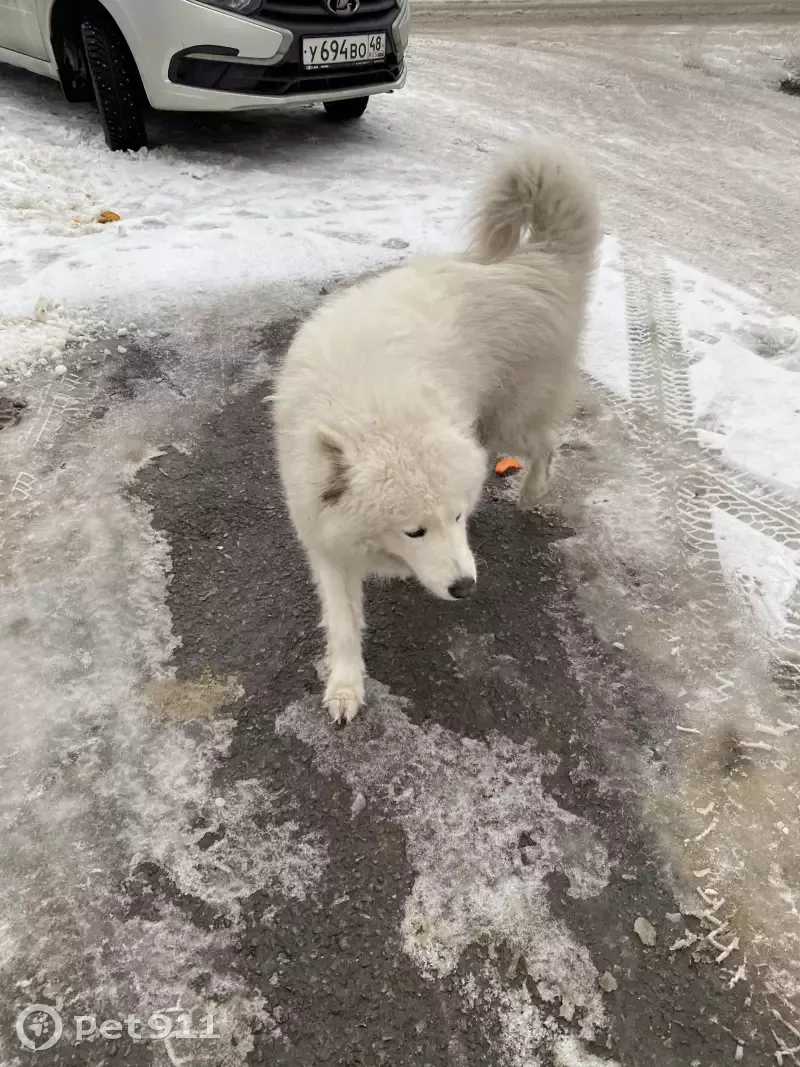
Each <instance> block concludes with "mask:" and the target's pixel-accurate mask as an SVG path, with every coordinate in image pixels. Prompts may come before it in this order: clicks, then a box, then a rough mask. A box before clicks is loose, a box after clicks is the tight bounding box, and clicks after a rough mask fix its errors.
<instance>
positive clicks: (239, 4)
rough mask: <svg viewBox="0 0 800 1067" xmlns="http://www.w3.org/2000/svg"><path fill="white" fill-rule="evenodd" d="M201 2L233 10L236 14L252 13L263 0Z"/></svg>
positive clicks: (214, 0)
mask: <svg viewBox="0 0 800 1067" xmlns="http://www.w3.org/2000/svg"><path fill="white" fill-rule="evenodd" d="M200 3H201V4H208V6H209V7H219V8H221V9H222V10H223V11H232V12H233V13H234V14H235V15H252V14H253V12H254V11H258V9H259V8H260V7H261V0H200Z"/></svg>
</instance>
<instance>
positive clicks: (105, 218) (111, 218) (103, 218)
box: [97, 211, 120, 222]
mask: <svg viewBox="0 0 800 1067" xmlns="http://www.w3.org/2000/svg"><path fill="white" fill-rule="evenodd" d="M97 221H98V222H119V221H120V216H119V215H118V214H117V213H116V211H103V212H101V213H100V214H99V215H98V216H97Z"/></svg>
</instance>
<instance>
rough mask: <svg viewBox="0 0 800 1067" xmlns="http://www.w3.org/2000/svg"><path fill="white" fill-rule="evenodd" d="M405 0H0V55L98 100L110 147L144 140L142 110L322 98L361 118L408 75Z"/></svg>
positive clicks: (330, 107) (77, 97) (337, 111)
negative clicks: (375, 95) (373, 101)
mask: <svg viewBox="0 0 800 1067" xmlns="http://www.w3.org/2000/svg"><path fill="white" fill-rule="evenodd" d="M409 3H410V0H0V62H3V63H11V64H13V65H15V66H18V67H25V68H26V69H27V70H32V71H34V72H35V73H37V74H44V75H47V76H48V77H50V78H55V79H56V80H58V81H60V82H61V85H62V87H63V89H64V93H65V94H66V97H67V99H68V100H70V101H75V102H78V101H87V100H96V101H97V106H98V108H99V111H100V117H101V120H102V123H103V128H104V130H105V135H106V141H107V143H108V146H109V148H111V149H114V150H119V149H131V150H134V151H135V150H137V149H139V148H142V147H144V146H145V145H146V143H147V132H146V129H145V123H144V113H145V109H146V107H147V105H148V104H149V105H150V107H153V108H156V109H158V110H163V111H242V110H261V109H264V108H274V107H285V106H288V105H293V104H295V105H296V104H307V103H322V104H324V106H325V109H326V111H327V112H328V114H329V115H330V116H331V118H334V119H342V120H346V119H356V118H359V117H360V116H361V115H362V114H363V113H364V109H365V108H366V106H367V102H368V99H369V97H370V96H371V95H372V94H373V93H385V92H393V91H394V90H395V89H399V88H401V86H402V85H403V84H404V82H405V77H406V71H405V61H404V54H405V50H406V45H407V43H408V28H409V14H410V12H409Z"/></svg>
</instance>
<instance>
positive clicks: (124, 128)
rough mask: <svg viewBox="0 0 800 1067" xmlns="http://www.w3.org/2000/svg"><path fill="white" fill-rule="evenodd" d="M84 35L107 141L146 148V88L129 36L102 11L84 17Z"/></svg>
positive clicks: (116, 146) (118, 147)
mask: <svg viewBox="0 0 800 1067" xmlns="http://www.w3.org/2000/svg"><path fill="white" fill-rule="evenodd" d="M81 36H82V38H83V46H84V48H85V50H86V62H87V65H88V67H89V73H90V74H91V77H92V85H93V86H94V93H95V97H96V99H97V107H98V109H99V111H100V121H101V122H102V124H103V131H104V133H105V136H106V144H107V145H108V147H109V148H110V149H111V150H112V152H124V151H128V150H129V151H131V152H136V151H138V150H139V149H140V148H144V147H145V146H146V145H147V131H146V130H145V125H144V107H143V105H144V90H143V88H142V83H141V79H140V77H139V71H138V70H137V69H136V63H135V61H134V58H133V56H132V55H131V51H130V49H129V48H128V45H127V42H126V41H125V38H124V37H123V36H122V34H121V33H120V31H119V29H118V28H117V26H116V24H115V23H114V21H113V20H112V19H111V18H110V17H109V16H106V15H103V14H100V13H96V14H95V13H92V14H91V15H87V16H86V17H85V18H84V20H83V22H82V24H81Z"/></svg>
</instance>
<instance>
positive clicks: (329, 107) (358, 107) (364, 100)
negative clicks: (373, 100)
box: [323, 96, 369, 122]
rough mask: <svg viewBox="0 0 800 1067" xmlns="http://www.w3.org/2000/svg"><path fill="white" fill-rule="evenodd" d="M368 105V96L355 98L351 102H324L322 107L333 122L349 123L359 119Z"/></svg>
mask: <svg viewBox="0 0 800 1067" xmlns="http://www.w3.org/2000/svg"><path fill="white" fill-rule="evenodd" d="M368 103H369V97H368V96H356V97H354V98H353V99H351V100H326V101H325V103H324V104H323V107H324V108H325V110H326V111H327V112H328V118H330V119H333V120H334V122H350V121H352V120H353V119H360V118H361V116H362V115H363V114H364V112H365V111H366V110H367V104H368Z"/></svg>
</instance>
